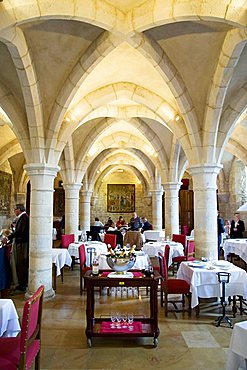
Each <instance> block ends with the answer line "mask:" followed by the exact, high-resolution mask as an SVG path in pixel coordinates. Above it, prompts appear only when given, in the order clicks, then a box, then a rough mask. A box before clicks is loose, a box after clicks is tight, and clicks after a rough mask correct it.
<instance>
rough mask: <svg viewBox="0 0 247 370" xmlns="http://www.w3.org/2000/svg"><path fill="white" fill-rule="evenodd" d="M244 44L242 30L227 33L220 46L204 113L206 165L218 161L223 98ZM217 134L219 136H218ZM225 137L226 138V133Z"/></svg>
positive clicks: (244, 38)
mask: <svg viewBox="0 0 247 370" xmlns="http://www.w3.org/2000/svg"><path fill="white" fill-rule="evenodd" d="M245 43H246V32H245V31H244V30H239V29H234V30H230V31H228V33H227V35H226V38H225V41H224V44H223V46H222V50H221V54H220V57H219V62H218V65H217V67H216V70H215V74H214V77H213V81H212V85H211V89H210V92H209V96H208V102H207V108H206V112H205V121H204V135H203V145H204V147H205V150H206V153H205V160H206V161H207V162H208V163H210V162H215V161H216V162H217V161H218V159H219V153H218V152H217V151H216V149H217V148H219V145H220V144H221V143H220V142H222V127H221V126H222V125H221V124H220V116H221V113H222V108H223V105H224V98H225V94H226V92H227V88H228V84H229V82H230V80H231V77H232V72H233V70H234V68H235V66H236V65H237V63H238V60H239V58H240V55H241V53H242V50H243V48H244V46H245ZM219 132H220V134H221V135H219ZM224 132H225V131H224ZM225 135H226V136H227V133H226V132H225ZM228 136H229V135H228ZM218 137H220V139H218ZM218 141H220V142H218ZM212 143H213V145H212Z"/></svg>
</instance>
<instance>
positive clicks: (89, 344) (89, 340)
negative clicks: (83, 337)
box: [87, 338, 92, 348]
mask: <svg viewBox="0 0 247 370" xmlns="http://www.w3.org/2000/svg"><path fill="white" fill-rule="evenodd" d="M87 345H88V347H89V348H91V347H92V339H91V338H87Z"/></svg>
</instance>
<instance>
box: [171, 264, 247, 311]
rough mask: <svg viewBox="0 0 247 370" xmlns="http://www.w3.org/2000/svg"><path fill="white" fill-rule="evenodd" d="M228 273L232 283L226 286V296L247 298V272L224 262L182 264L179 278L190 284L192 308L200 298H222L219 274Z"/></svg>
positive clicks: (178, 274)
mask: <svg viewBox="0 0 247 370" xmlns="http://www.w3.org/2000/svg"><path fill="white" fill-rule="evenodd" d="M221 271H227V272H229V274H230V281H229V283H228V284H226V296H234V295H240V296H243V297H246V296H247V274H246V271H245V270H243V269H241V268H239V267H237V266H235V265H233V264H232V263H230V262H228V261H224V260H219V261H193V262H182V263H181V264H180V267H179V269H178V273H177V278H178V279H184V280H185V281H187V283H188V284H190V291H191V293H192V301H191V306H192V308H193V307H196V306H197V305H198V304H199V297H200V298H212V297H221V285H220V283H219V282H218V277H217V273H218V272H221Z"/></svg>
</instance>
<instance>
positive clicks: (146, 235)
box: [142, 230, 165, 243]
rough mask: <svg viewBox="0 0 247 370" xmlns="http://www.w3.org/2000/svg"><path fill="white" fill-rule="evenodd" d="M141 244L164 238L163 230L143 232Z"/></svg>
mask: <svg viewBox="0 0 247 370" xmlns="http://www.w3.org/2000/svg"><path fill="white" fill-rule="evenodd" d="M142 235H143V243H145V242H148V241H151V242H154V241H160V240H161V239H162V238H165V231H164V230H145V231H144V232H143V234H142Z"/></svg>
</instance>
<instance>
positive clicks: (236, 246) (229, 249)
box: [223, 239, 247, 263]
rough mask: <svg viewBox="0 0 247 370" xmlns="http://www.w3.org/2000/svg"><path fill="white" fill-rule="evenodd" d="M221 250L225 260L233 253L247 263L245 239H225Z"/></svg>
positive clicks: (246, 242) (246, 240) (246, 241)
mask: <svg viewBox="0 0 247 370" xmlns="http://www.w3.org/2000/svg"><path fill="white" fill-rule="evenodd" d="M223 250H224V255H225V259H227V255H228V254H229V253H235V254H237V255H238V256H239V257H241V258H242V259H243V260H244V261H245V262H246V263H247V239H226V240H225V241H224V244H223Z"/></svg>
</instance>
